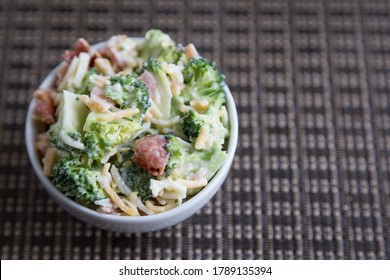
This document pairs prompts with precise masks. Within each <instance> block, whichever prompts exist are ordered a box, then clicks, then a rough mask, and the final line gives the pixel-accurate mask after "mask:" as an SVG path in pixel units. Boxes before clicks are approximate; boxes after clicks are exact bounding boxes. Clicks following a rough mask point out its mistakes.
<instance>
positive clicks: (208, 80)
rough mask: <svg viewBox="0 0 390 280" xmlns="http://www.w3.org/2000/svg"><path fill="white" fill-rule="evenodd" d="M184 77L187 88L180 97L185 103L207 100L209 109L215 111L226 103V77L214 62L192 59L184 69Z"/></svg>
mask: <svg viewBox="0 0 390 280" xmlns="http://www.w3.org/2000/svg"><path fill="white" fill-rule="evenodd" d="M183 76H184V83H185V87H184V89H183V90H182V91H181V94H180V97H179V98H180V99H181V100H182V102H183V103H185V104H189V103H190V101H192V100H207V101H208V102H209V104H210V105H209V108H211V109H213V110H214V109H215V108H218V109H219V108H220V107H221V106H222V104H224V103H225V99H226V97H225V91H224V89H223V87H224V76H223V75H222V74H220V73H219V71H218V69H217V67H216V66H215V63H214V62H210V61H207V60H206V59H204V58H190V60H189V61H188V63H187V64H186V65H185V67H184V70H183ZM209 110H210V109H209ZM210 111H212V110H210Z"/></svg>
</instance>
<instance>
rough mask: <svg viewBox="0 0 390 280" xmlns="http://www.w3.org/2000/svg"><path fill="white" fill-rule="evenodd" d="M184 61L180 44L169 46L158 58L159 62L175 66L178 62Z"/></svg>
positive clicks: (183, 53)
mask: <svg viewBox="0 0 390 280" xmlns="http://www.w3.org/2000/svg"><path fill="white" fill-rule="evenodd" d="M185 59H186V56H185V52H184V47H183V46H182V45H181V44H178V45H170V46H169V47H168V48H166V49H164V50H163V51H162V53H161V55H160V56H159V57H158V60H159V61H160V62H163V61H165V62H167V63H173V64H177V63H178V62H179V61H183V60H185Z"/></svg>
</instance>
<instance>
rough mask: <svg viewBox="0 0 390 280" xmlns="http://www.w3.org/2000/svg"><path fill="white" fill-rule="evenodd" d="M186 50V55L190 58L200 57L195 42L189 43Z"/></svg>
mask: <svg viewBox="0 0 390 280" xmlns="http://www.w3.org/2000/svg"><path fill="white" fill-rule="evenodd" d="M184 51H185V53H186V56H187V58H188V59H190V58H191V57H199V53H198V51H197V50H196V48H195V46H194V45H193V44H188V45H187V46H186V47H185V48H184Z"/></svg>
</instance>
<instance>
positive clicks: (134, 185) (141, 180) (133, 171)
mask: <svg viewBox="0 0 390 280" xmlns="http://www.w3.org/2000/svg"><path fill="white" fill-rule="evenodd" d="M118 171H119V174H120V176H121V177H122V179H123V181H124V182H125V184H126V186H128V187H129V188H130V189H131V191H133V192H137V193H138V196H139V197H140V198H141V201H142V202H145V201H146V200H148V199H149V198H150V197H151V196H152V191H151V190H150V188H149V187H150V179H151V178H153V177H152V176H150V175H149V174H148V173H146V172H145V171H143V170H142V169H141V168H139V167H137V166H130V167H126V168H124V167H121V168H119V170H118Z"/></svg>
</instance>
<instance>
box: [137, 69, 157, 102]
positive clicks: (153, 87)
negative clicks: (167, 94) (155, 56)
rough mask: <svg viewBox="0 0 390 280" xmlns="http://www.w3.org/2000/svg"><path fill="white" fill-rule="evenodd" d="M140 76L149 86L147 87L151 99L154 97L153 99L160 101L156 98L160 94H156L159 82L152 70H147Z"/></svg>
mask: <svg viewBox="0 0 390 280" xmlns="http://www.w3.org/2000/svg"><path fill="white" fill-rule="evenodd" d="M139 78H140V80H141V81H143V82H144V84H145V86H146V87H147V89H148V91H149V97H150V98H151V99H153V101H155V102H158V100H156V98H157V96H158V95H157V94H156V91H157V84H156V80H155V79H154V77H153V75H152V74H151V73H150V72H148V71H145V72H144V73H143V74H142V75H141V76H140V77H139Z"/></svg>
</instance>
